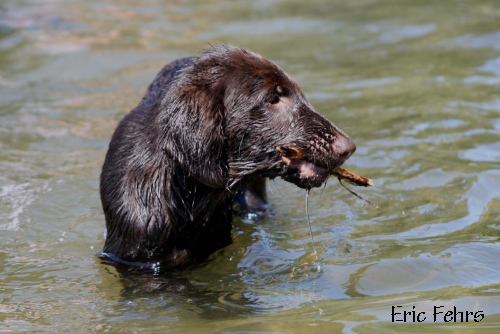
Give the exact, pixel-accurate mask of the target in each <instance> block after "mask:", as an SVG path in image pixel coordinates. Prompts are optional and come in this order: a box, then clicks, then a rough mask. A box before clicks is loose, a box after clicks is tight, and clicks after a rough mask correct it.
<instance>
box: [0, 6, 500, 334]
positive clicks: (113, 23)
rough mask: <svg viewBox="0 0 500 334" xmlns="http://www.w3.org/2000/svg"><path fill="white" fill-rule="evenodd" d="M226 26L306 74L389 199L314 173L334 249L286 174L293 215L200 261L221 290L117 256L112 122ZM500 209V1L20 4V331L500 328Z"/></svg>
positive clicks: (5, 87) (0, 229)
mask: <svg viewBox="0 0 500 334" xmlns="http://www.w3.org/2000/svg"><path fill="white" fill-rule="evenodd" d="M215 42H227V43H232V44H236V45H240V46H243V47H247V48H250V49H252V50H254V51H256V52H259V53H262V54H263V55H265V56H266V57H268V58H270V59H272V60H274V61H275V62H276V63H278V64H279V65H280V66H281V67H283V68H284V69H285V70H286V71H287V72H288V73H289V74H290V75H291V76H292V77H293V78H294V79H295V80H296V81H297V82H298V83H299V84H300V86H301V87H302V88H303V90H304V92H305V94H306V96H307V97H308V98H309V100H310V101H311V103H312V104H313V105H314V106H315V107H316V109H318V110H319V111H320V112H322V113H323V114H325V115H327V117H328V118H329V119H331V120H332V121H333V122H335V124H337V125H338V126H339V127H340V128H342V129H343V130H345V131H346V132H347V133H348V134H349V135H350V136H351V137H352V138H353V139H354V141H355V142H356V144H357V147H358V149H357V151H356V153H355V155H354V156H353V157H352V158H351V159H349V161H348V162H347V163H346V167H347V168H348V169H350V170H352V171H355V172H357V173H359V174H362V175H365V176H368V177H371V178H373V179H374V180H375V182H376V186H375V187H374V188H372V189H356V191H359V193H360V194H362V195H363V196H365V197H367V198H368V199H370V200H371V201H373V202H375V203H377V204H378V205H380V209H375V208H373V207H371V206H370V205H367V204H366V203H364V202H362V201H360V200H358V199H357V198H355V197H354V196H352V195H350V194H349V193H348V192H347V191H345V190H344V189H342V188H341V187H340V186H339V184H338V183H337V182H336V181H335V180H330V181H329V182H328V184H327V186H326V187H325V189H324V190H321V189H316V190H314V191H312V192H311V198H310V203H309V206H310V210H311V212H310V213H311V221H312V228H313V234H314V239H315V241H316V248H317V250H318V253H319V261H316V258H315V257H314V255H313V254H312V249H313V248H312V243H311V238H310V236H309V229H308V226H307V221H306V219H305V214H306V213H305V192H304V191H303V190H300V189H298V188H296V187H294V186H293V185H290V184H288V183H285V182H283V181H280V180H278V181H276V182H271V183H270V184H269V192H270V197H271V200H272V205H273V211H274V215H272V216H269V217H261V218H251V217H248V218H238V219H236V221H235V228H234V243H233V244H232V245H230V246H229V247H227V248H225V249H224V250H222V251H221V252H219V253H217V254H216V255H215V256H214V257H213V259H211V261H210V262H209V263H208V264H206V265H205V266H203V267H201V268H196V269H193V270H191V271H189V272H187V273H186V275H187V276H188V278H189V279H190V280H191V281H192V282H194V283H193V284H195V285H196V286H197V287H199V288H200V292H199V294H196V293H195V294H189V295H188V296H186V295H185V294H182V293H173V292H163V293H160V292H156V293H148V292H146V291H143V290H141V289H137V288H134V287H133V286H132V287H126V286H125V285H124V281H123V280H121V279H120V277H119V276H118V274H117V273H116V271H115V269H113V268H111V267H108V266H105V265H103V264H101V263H100V262H99V261H98V260H97V259H96V257H95V254H97V253H98V252H99V251H100V250H101V249H102V246H103V231H104V217H103V214H102V211H101V206H100V201H99V196H98V177H99V171H100V166H101V164H102V161H103V158H104V154H105V152H106V149H107V145H108V143H109V138H110V136H111V133H112V131H113V130H114V128H115V126H116V124H117V122H118V121H119V120H120V119H121V117H122V116H123V115H124V114H125V113H126V112H128V111H129V110H130V109H131V108H133V107H134V106H135V105H136V104H137V103H138V101H139V100H140V98H141V96H142V94H143V92H144V90H145V88H146V87H147V85H148V84H149V82H150V81H151V80H152V79H153V77H154V76H155V74H156V72H157V71H158V70H159V69H160V68H161V67H162V66H163V65H164V64H165V63H166V62H169V61H171V60H173V59H176V58H179V57H184V56H189V55H194V54H196V52H198V51H199V50H200V49H203V48H205V47H207V45H208V44H209V43H215ZM499 222H500V6H499V3H498V1H496V0H495V1H493V0H491V1H488V0H475V1H474V0H441V1H427V0H405V1H401V0H398V1H396V0H355V1H341V0H328V1H327V0H323V1H321V0H310V1H307V2H306V1H296V0H289V1H288V0H282V1H279V0H269V1H265V0H260V1H216V0H212V1H194V0H186V1H181V0H176V1H159V0H146V1H131V0H121V1H117V0H109V1H104V2H103V1H96V0H87V1H76V0H73V1H57V0H32V1H27V0H4V1H3V2H1V3H0V332H31V333H35V332H36V333H57V332H61V333H91V332H118V333H120V332H122V333H133V332H143V333H151V332H158V333H164V332H168V333H248V332H255V333H316V332H317V333H389V332H391V333H392V332H424V331H426V332H427V331H428V332H434V333H457V332H460V333H476V332H481V333H497V332H498V331H499V329H500V269H499V266H498V261H499V259H500V242H499V240H498V239H499V236H500V224H499ZM318 263H319V265H320V266H321V271H318V270H317V265H318ZM397 306H401V307H397ZM440 306H443V307H442V308H439V307H440ZM393 307H394V310H395V312H399V313H401V312H403V311H407V312H411V311H415V313H409V314H410V315H408V316H407V319H406V320H407V321H406V322H404V321H397V320H404V319H403V315H402V314H396V315H395V316H391V313H392V312H393ZM413 307H414V308H413ZM454 308H455V309H456V311H458V312H463V314H464V320H463V321H453V320H452V319H451V318H449V317H448V318H446V320H451V321H449V322H445V313H446V311H449V310H451V311H453V310H454ZM435 310H436V311H437V312H440V311H442V312H443V313H440V314H437V317H436V321H434V316H433V313H434V311H435ZM467 311H468V312H471V313H472V314H475V315H478V316H479V315H482V320H481V321H479V322H475V321H474V320H473V316H469V318H468V322H465V314H466V312H467ZM422 312H425V318H426V319H425V320H423V318H424V315H423V314H422V316H421V317H420V318H418V319H416V320H423V321H422V322H417V321H415V322H414V321H413V314H415V315H416V316H417V315H419V314H420V313H422ZM477 319H479V318H476V320H477ZM458 320H460V319H458Z"/></svg>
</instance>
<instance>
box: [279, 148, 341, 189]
mask: <svg viewBox="0 0 500 334" xmlns="http://www.w3.org/2000/svg"><path fill="white" fill-rule="evenodd" d="M276 149H277V150H278V151H279V152H280V153H281V155H282V157H281V159H282V160H283V162H284V163H285V168H284V170H283V174H282V175H281V177H282V178H283V179H284V180H285V181H288V182H291V183H293V184H295V185H297V186H298V187H300V188H306V189H310V188H314V187H320V186H321V185H322V184H323V183H324V182H325V181H326V179H328V176H329V175H330V174H331V172H332V170H333V169H334V168H336V167H338V166H340V165H341V163H340V164H339V165H338V166H334V167H333V168H331V170H330V169H327V168H324V167H321V166H318V165H315V164H313V163H312V162H310V161H308V160H307V158H305V157H304V155H303V154H302V152H301V151H300V150H299V149H297V148H295V147H283V146H277V147H276Z"/></svg>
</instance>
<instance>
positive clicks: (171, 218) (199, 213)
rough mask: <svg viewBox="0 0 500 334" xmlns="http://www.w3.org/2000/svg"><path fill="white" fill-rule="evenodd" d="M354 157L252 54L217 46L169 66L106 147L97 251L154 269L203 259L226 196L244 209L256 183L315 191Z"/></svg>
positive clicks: (226, 237)
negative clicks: (278, 180) (101, 242)
mask: <svg viewBox="0 0 500 334" xmlns="http://www.w3.org/2000/svg"><path fill="white" fill-rule="evenodd" d="M277 147H279V148H280V149H279V150H278V149H277ZM354 150H355V146H354V144H353V142H352V141H351V140H350V138H349V137H348V136H347V135H346V134H345V133H343V132H342V131H341V130H339V129H338V128H337V127H336V126H335V125H333V124H332V123H331V122H330V121H328V120H327V119H326V118H325V117H323V116H322V115H320V114H319V113H317V112H316V111H315V110H314V108H313V107H312V106H311V105H310V104H309V102H308V101H307V100H306V98H305V97H304V94H303V93H302V91H301V90H300V88H299V87H298V86H297V84H296V83H295V82H294V81H292V80H291V79H290V78H289V77H288V76H287V75H286V74H285V73H284V72H283V71H282V70H281V69H280V68H279V67H278V66H277V65H275V64H274V63H272V62H271V61H269V60H267V59H265V58H263V57H262V56H260V55H257V54H255V53H253V52H250V51H247V50H244V49H241V48H238V47H234V46H228V45H217V46H214V47H212V48H211V49H208V50H206V51H204V52H203V53H202V54H201V55H200V57H191V58H183V59H180V60H177V61H174V62H172V63H170V64H168V65H167V66H165V67H164V68H163V69H162V70H161V71H160V73H159V74H158V75H157V77H156V78H155V80H154V81H153V83H151V85H150V86H149V87H148V89H147V91H146V94H145V95H144V97H143V99H142V101H141V102H140V103H139V105H138V106H137V107H136V108H135V109H133V110H132V111H131V112H130V113H129V114H128V115H126V116H125V117H124V119H123V120H122V121H121V122H120V124H119V125H118V127H117V129H116V130H115V132H114V134H113V137H112V139H111V143H110V145H109V150H108V153H107V155H106V159H105V162H104V165H103V168H102V174H101V185H100V192H101V200H102V204H103V209H104V214H105V217H106V227H107V235H106V241H105V246H104V250H103V252H104V253H105V254H106V255H107V256H109V257H110V258H112V259H115V260H118V261H121V262H124V263H142V264H145V265H147V264H155V265H156V264H158V263H159V264H160V265H161V266H162V267H163V268H170V267H175V266H178V265H180V264H183V263H186V262H188V261H191V260H200V259H204V258H206V257H207V256H208V255H210V254H211V253H213V252H214V251H216V250H217V249H219V248H221V247H224V246H226V245H227V244H229V243H230V242H231V222H232V211H231V210H232V204H233V201H234V200H235V198H236V196H237V194H243V195H241V196H240V201H241V202H242V203H243V205H244V206H247V208H248V209H250V210H252V209H259V207H260V206H261V205H262V204H263V203H265V188H264V183H263V182H264V177H269V178H274V177H277V176H280V177H282V178H283V179H285V180H286V181H289V182H292V183H294V184H296V185H297V186H299V187H301V188H306V189H309V188H312V187H318V186H320V185H321V184H323V183H324V182H325V180H326V179H327V178H328V175H329V173H330V171H331V170H333V169H334V168H336V167H338V166H340V165H341V164H342V163H343V162H344V161H345V160H346V159H347V158H348V157H349V156H350V155H351V154H352V153H353V152H354ZM284 152H294V154H284ZM245 199H246V200H245Z"/></svg>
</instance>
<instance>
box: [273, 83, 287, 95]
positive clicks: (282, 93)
mask: <svg viewBox="0 0 500 334" xmlns="http://www.w3.org/2000/svg"><path fill="white" fill-rule="evenodd" d="M274 91H275V92H276V94H278V96H280V97H281V96H284V95H285V90H284V89H283V87H281V86H279V85H277V86H276V87H275V88H274Z"/></svg>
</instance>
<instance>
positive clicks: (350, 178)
mask: <svg viewBox="0 0 500 334" xmlns="http://www.w3.org/2000/svg"><path fill="white" fill-rule="evenodd" d="M330 174H331V175H335V176H336V177H337V179H339V183H340V184H341V185H342V187H344V188H346V189H347V190H348V191H349V192H350V193H351V194H353V195H354V196H356V197H358V198H360V199H362V200H363V201H365V202H366V203H368V204H370V205H373V206H374V207H376V208H379V206H378V205H377V204H375V203H372V202H370V201H369V200H367V199H366V198H364V197H363V196H360V195H358V194H357V193H355V192H354V191H352V190H351V189H349V188H347V187H346V186H345V184H343V183H342V180H346V181H347V182H349V183H350V184H353V185H355V186H360V187H370V186H373V185H374V184H375V183H374V182H373V180H372V179H369V178H367V177H364V176H361V175H358V174H355V173H353V172H350V171H348V170H347V169H344V168H340V167H337V168H335V169H334V170H332V171H331V173H330Z"/></svg>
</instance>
